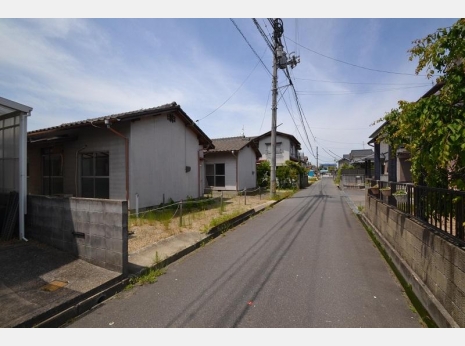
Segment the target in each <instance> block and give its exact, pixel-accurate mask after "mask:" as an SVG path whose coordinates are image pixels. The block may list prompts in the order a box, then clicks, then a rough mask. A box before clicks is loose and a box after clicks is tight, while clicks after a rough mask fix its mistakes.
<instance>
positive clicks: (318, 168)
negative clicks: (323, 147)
mask: <svg viewBox="0 0 465 346" xmlns="http://www.w3.org/2000/svg"><path fill="white" fill-rule="evenodd" d="M316 170H317V171H318V172H319V171H320V167H319V166H318V147H316Z"/></svg>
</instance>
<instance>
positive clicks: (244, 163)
mask: <svg viewBox="0 0 465 346" xmlns="http://www.w3.org/2000/svg"><path fill="white" fill-rule="evenodd" d="M238 163H239V166H238V171H239V190H243V189H252V188H255V187H256V186H257V164H256V156H255V152H254V151H253V149H252V148H250V147H244V148H242V149H241V151H240V152H239V156H238Z"/></svg>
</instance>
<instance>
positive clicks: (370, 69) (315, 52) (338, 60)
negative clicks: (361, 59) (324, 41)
mask: <svg viewBox="0 0 465 346" xmlns="http://www.w3.org/2000/svg"><path fill="white" fill-rule="evenodd" d="M288 39H289V40H291V41H292V42H294V43H295V44H297V45H299V46H300V47H302V48H304V49H306V50H308V51H309V52H312V53H314V54H317V55H320V56H322V57H324V58H327V59H331V60H334V61H337V62H340V63H342V64H346V65H350V66H353V67H356V68H361V69H364V70H369V71H374V72H382V73H390V74H399V75H406V76H416V77H418V76H423V77H424V76H426V75H417V74H415V73H403V72H393V71H385V70H378V69H374V68H369V67H364V66H360V65H355V64H352V63H350V62H347V61H343V60H340V59H336V58H332V57H330V56H327V55H325V54H322V53H319V52H317V51H315V50H313V49H310V48H308V47H305V46H303V45H301V44H300V43H297V42H295V41H294V40H292V39H290V38H288Z"/></svg>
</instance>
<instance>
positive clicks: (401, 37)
mask: <svg viewBox="0 0 465 346" xmlns="http://www.w3.org/2000/svg"><path fill="white" fill-rule="evenodd" d="M63 3H67V4H69V5H68V7H66V8H65V7H60V4H61V2H54V1H41V2H32V1H31V2H27V1H26V2H25V1H18V2H16V5H11V6H14V7H11V8H10V9H9V10H7V11H6V13H5V12H4V13H2V14H1V15H0V16H2V17H1V18H0V96H1V97H4V98H7V99H10V100H13V101H15V102H18V103H21V104H25V105H27V106H30V107H32V108H33V111H32V115H31V117H30V118H29V119H28V131H32V130H37V129H43V128H47V127H51V126H57V125H60V124H63V123H67V122H73V121H79V120H85V119H91V118H96V117H101V116H105V115H111V114H117V113H124V112H129V111H134V110H138V109H142V108H151V107H157V106H161V105H164V104H167V103H171V102H176V103H177V104H178V105H180V106H181V108H182V109H183V110H184V111H185V112H186V113H187V115H188V116H189V117H190V118H191V119H192V120H194V121H196V124H197V125H198V126H199V127H200V128H201V129H202V130H203V131H204V132H205V133H206V135H207V136H209V137H210V138H212V139H215V138H221V137H234V136H240V135H245V136H246V137H251V136H258V135H261V134H263V133H265V132H268V131H270V130H271V118H272V110H271V103H272V93H271V89H272V69H273V68H272V63H273V58H272V52H271V49H270V48H269V46H268V44H267V41H266V40H265V38H264V37H263V36H262V34H261V33H260V30H259V27H260V28H261V30H262V31H263V32H264V33H265V35H266V36H267V37H268V40H270V41H271V33H272V29H271V27H270V24H269V21H268V18H281V19H282V20H283V29H284V33H283V37H282V41H283V43H284V51H285V52H286V53H287V54H288V56H296V58H298V61H299V63H298V64H297V65H296V66H295V67H294V68H289V71H290V76H291V81H292V84H293V85H292V86H290V83H289V79H288V78H287V77H286V75H285V74H284V71H283V70H278V86H279V94H278V109H277V125H278V128H277V131H280V132H284V133H288V134H291V135H293V136H295V137H296V138H297V139H298V141H299V142H300V143H301V148H302V150H301V152H302V153H303V154H304V155H305V156H307V157H308V158H309V160H310V162H311V163H313V164H316V163H317V162H318V163H319V164H322V163H334V162H336V161H337V160H339V159H340V158H341V157H342V156H343V155H344V154H349V153H350V152H351V150H357V149H370V148H371V146H369V145H368V144H367V143H368V142H369V141H370V138H369V136H370V135H371V134H372V133H373V132H374V131H375V130H376V128H377V127H379V126H380V125H381V123H376V124H375V125H373V123H375V122H376V121H377V120H378V119H380V118H382V117H383V116H384V115H385V114H386V113H387V112H389V111H390V110H391V109H393V108H396V107H397V106H398V104H397V102H398V101H399V100H406V101H415V100H417V99H419V98H420V97H421V96H422V95H423V94H424V93H426V92H427V91H428V90H429V89H430V88H431V87H432V86H433V83H434V80H428V79H427V78H426V76H425V75H424V73H422V72H420V73H419V75H416V74H415V68H416V66H417V62H416V61H415V60H413V61H410V60H409V53H408V50H409V49H411V48H412V47H413V44H412V42H413V41H414V40H415V39H420V38H423V37H425V36H426V35H428V34H430V33H433V32H435V31H436V30H437V29H438V28H442V27H448V26H451V25H452V24H453V23H455V22H456V21H457V19H458V18H453V16H452V14H455V13H449V14H448V13H446V14H444V13H439V12H433V13H423V14H422V13H420V14H418V13H417V10H416V9H415V8H410V9H409V8H405V5H403V4H402V3H401V2H396V1H394V2H391V7H390V8H385V7H379V8H378V9H377V10H376V11H374V10H372V11H370V8H369V7H368V6H362V5H366V4H368V3H369V2H367V3H364V2H363V1H361V2H359V3H358V2H356V1H355V2H351V4H360V5H359V7H358V8H357V7H356V8H354V7H349V6H348V5H347V4H346V3H344V2H341V3H340V4H339V6H338V4H337V2H331V4H327V5H325V6H326V7H325V6H323V7H322V9H320V10H315V9H305V8H306V7H308V3H307V5H305V6H300V7H299V6H298V2H296V3H293V6H290V4H289V5H287V4H285V3H282V2H276V3H273V2H267V9H268V8H271V9H273V11H270V10H267V9H265V8H264V7H263V6H262V7H260V6H256V7H255V8H254V7H253V6H251V5H250V2H249V3H247V2H245V1H244V2H241V1H237V2H234V3H233V4H226V3H225V5H224V8H222V9H216V7H218V6H215V4H218V2H211V1H204V2H201V1H200V2H195V6H194V5H193V3H189V2H185V3H183V2H170V5H165V7H166V8H163V9H160V8H156V9H154V8H151V7H149V6H146V7H143V6H142V3H141V2H139V1H132V2H131V7H130V8H129V6H128V7H124V6H122V5H121V6H120V5H119V4H120V3H118V2H111V4H113V6H109V4H110V3H108V6H105V2H101V3H100V6H99V5H96V6H93V5H92V4H93V2H90V1H88V2H87V1H81V2H80V3H73V2H71V3H68V2H63ZM95 3H99V2H95ZM102 3H103V4H102ZM302 3H303V4H305V2H302ZM38 4H39V5H38ZM137 4H141V6H137ZM47 5H49V7H47ZM202 5H203V6H202ZM233 5H234V6H233ZM61 6H62V5H61ZM320 6H322V5H321V4H320ZM378 6H379V5H378ZM284 7H286V8H284ZM291 7H292V9H289V8H291ZM444 7H447V6H444ZM206 8H212V9H213V10H212V11H211V12H210V11H209V10H204V9H206ZM249 8H250V11H249ZM336 8H337V10H336ZM244 9H247V10H244ZM400 9H403V10H400ZM450 12H452V11H450ZM399 13H401V15H402V16H403V17H398V15H399ZM436 13H437V15H436ZM253 18H255V19H256V20H257V23H258V26H259V27H258V26H257V25H256V23H255V22H254V21H253Z"/></svg>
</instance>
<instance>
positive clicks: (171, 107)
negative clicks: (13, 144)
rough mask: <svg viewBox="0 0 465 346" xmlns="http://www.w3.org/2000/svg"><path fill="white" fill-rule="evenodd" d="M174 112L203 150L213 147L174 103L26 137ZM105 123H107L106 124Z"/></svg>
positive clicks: (70, 124)
mask: <svg viewBox="0 0 465 346" xmlns="http://www.w3.org/2000/svg"><path fill="white" fill-rule="evenodd" d="M173 111H176V112H177V113H176V114H177V115H179V116H180V118H181V119H182V121H183V122H184V123H185V124H186V125H188V126H190V127H191V128H192V131H193V132H194V133H196V135H197V138H198V139H199V142H200V143H201V144H202V145H203V146H204V147H205V148H211V147H213V143H212V140H211V139H210V138H209V137H208V136H207V135H206V134H205V133H204V132H203V131H202V130H201V129H200V128H199V127H198V126H197V125H196V124H195V122H194V121H193V120H192V119H191V118H190V117H189V116H188V115H187V114H186V113H185V112H184V111H183V110H182V108H181V106H180V105H178V104H177V103H176V102H172V103H167V104H165V105H162V106H158V107H152V108H144V109H139V110H136V111H131V112H125V113H118V114H111V115H106V116H102V117H98V118H93V119H86V120H79V121H75V122H70V123H64V124H61V125H58V126H52V127H48V128H44V129H40V130H34V131H29V132H28V137H38V136H39V137H40V136H42V135H44V134H49V133H51V132H56V131H59V130H67V129H74V128H79V127H87V126H105V125H106V124H107V123H109V124H110V125H111V124H113V123H117V122H120V121H121V122H124V121H131V120H135V119H139V118H142V117H147V116H154V115H163V114H168V113H169V112H173ZM106 122H107V123H106Z"/></svg>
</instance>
